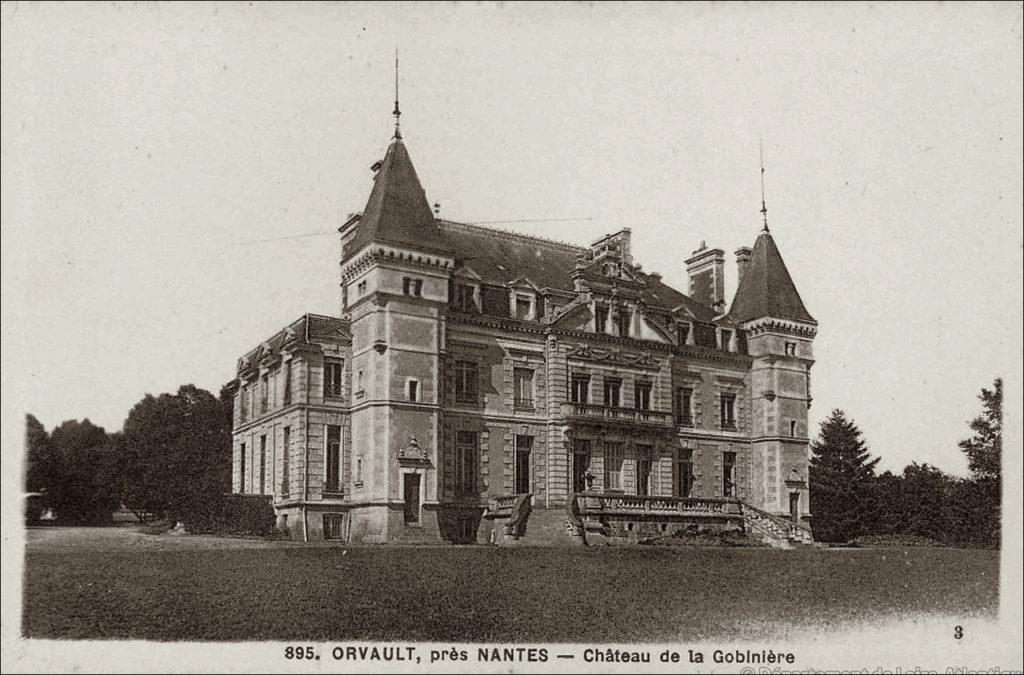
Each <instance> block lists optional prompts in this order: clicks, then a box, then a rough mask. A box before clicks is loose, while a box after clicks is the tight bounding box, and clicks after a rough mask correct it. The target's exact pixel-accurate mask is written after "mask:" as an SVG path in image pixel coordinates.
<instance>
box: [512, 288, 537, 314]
mask: <svg viewBox="0 0 1024 675" xmlns="http://www.w3.org/2000/svg"><path fill="white" fill-rule="evenodd" d="M514 311H515V317H516V318H517V319H523V320H524V321H530V320H532V319H533V296H532V295H526V294H525V293H516V294H515V307H514Z"/></svg>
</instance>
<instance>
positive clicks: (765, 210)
mask: <svg viewBox="0 0 1024 675" xmlns="http://www.w3.org/2000/svg"><path fill="white" fill-rule="evenodd" d="M757 143H758V150H759V151H760V155H761V219H762V220H763V221H764V231H765V232H767V231H768V207H767V206H765V203H764V141H762V140H761V138H760V137H758V139H757Z"/></svg>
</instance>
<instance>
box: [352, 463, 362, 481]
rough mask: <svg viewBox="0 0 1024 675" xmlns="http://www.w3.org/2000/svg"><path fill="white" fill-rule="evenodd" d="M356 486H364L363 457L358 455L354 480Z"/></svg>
mask: <svg viewBox="0 0 1024 675" xmlns="http://www.w3.org/2000/svg"><path fill="white" fill-rule="evenodd" d="M352 481H353V482H354V483H355V484H356V487H360V486H362V484H363V456H362V455H356V475H355V477H354V478H353V479H352Z"/></svg>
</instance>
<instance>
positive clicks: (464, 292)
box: [455, 284, 477, 312]
mask: <svg viewBox="0 0 1024 675" xmlns="http://www.w3.org/2000/svg"><path fill="white" fill-rule="evenodd" d="M455 306H456V307H457V308H458V309H460V310H462V311H463V312H475V311H477V305H476V289H474V288H473V287H472V286H471V285H469V284H456V285H455Z"/></svg>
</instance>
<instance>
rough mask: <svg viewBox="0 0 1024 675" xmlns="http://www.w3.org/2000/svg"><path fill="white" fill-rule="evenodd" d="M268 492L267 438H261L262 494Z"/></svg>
mask: <svg viewBox="0 0 1024 675" xmlns="http://www.w3.org/2000/svg"><path fill="white" fill-rule="evenodd" d="M266 491H267V437H266V436H260V494H261V495H262V494H265V493H266Z"/></svg>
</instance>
